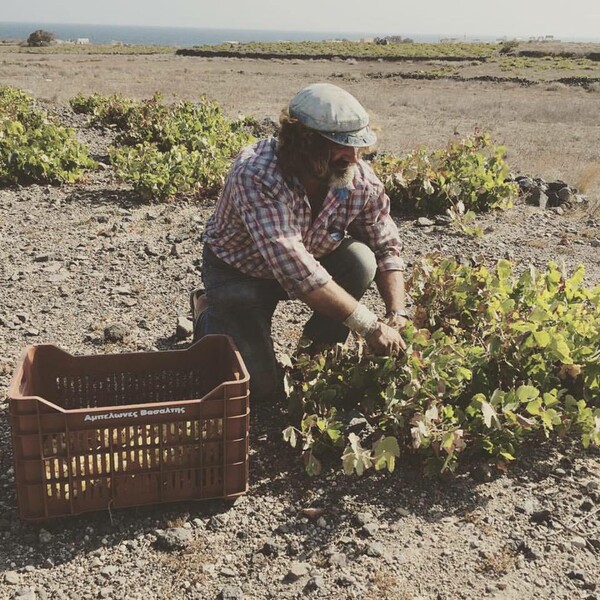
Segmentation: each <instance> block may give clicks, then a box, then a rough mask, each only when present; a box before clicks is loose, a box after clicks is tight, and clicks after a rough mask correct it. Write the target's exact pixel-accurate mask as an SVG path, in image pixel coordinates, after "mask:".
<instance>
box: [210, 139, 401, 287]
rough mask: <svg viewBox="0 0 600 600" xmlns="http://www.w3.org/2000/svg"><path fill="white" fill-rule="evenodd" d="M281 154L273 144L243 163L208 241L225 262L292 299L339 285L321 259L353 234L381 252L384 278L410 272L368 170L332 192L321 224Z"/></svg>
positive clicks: (244, 155)
mask: <svg viewBox="0 0 600 600" xmlns="http://www.w3.org/2000/svg"><path fill="white" fill-rule="evenodd" d="M276 148H277V141H276V140H275V139H274V138H269V139H266V140H262V141H259V142H257V143H256V144H254V145H252V146H249V147H247V148H245V149H244V150H242V152H241V153H240V155H239V156H238V157H237V159H236V161H235V163H234V165H233V167H232V169H231V171H230V173H229V175H228V177H227V180H226V182H225V186H224V188H223V192H222V194H221V197H220V198H219V200H218V202H217V205H216V208H215V212H214V213H213V215H212V216H211V217H210V219H209V221H208V223H207V225H206V229H205V231H204V235H203V239H204V241H205V242H206V243H207V244H208V245H209V247H210V249H211V250H212V251H213V252H214V254H215V255H216V256H217V257H218V258H220V259H221V260H223V261H224V262H226V263H227V264H229V265H231V266H233V267H235V268H236V269H238V270H240V271H241V272H242V273H245V274H247V275H252V276H254V277H260V278H266V279H276V280H277V281H278V282H279V283H280V284H281V286H282V287H283V288H284V289H285V291H286V292H287V293H288V294H289V296H290V297H291V298H297V297H300V296H302V295H304V294H306V293H308V292H311V291H313V290H315V289H318V288H319V287H321V286H323V285H325V284H326V283H328V282H329V281H330V280H331V275H329V273H328V272H327V271H326V270H325V268H324V267H323V266H322V265H321V264H320V263H319V262H318V260H317V258H319V257H322V256H324V255H327V254H329V253H331V252H333V251H334V250H335V249H336V248H337V247H338V246H339V244H340V242H341V240H342V239H343V238H344V237H345V236H346V234H349V235H351V236H352V237H353V238H354V239H356V240H358V241H361V242H364V243H365V244H367V245H368V246H369V247H370V248H371V249H372V250H373V252H374V253H375V257H376V259H377V265H378V268H379V269H380V270H382V271H393V270H403V268H404V263H403V261H402V258H401V257H400V254H401V243H400V239H399V236H398V229H397V228H396V224H395V223H394V222H393V220H392V218H391V217H390V214H389V208H390V200H389V198H388V197H387V195H386V194H385V192H384V189H383V184H382V183H381V181H380V180H379V179H378V178H377V176H376V175H375V173H374V172H373V170H372V169H371V168H370V167H369V166H368V165H367V164H366V163H365V162H363V161H360V162H359V163H358V165H357V174H356V175H355V177H354V181H353V182H352V184H350V185H349V186H347V187H344V188H339V189H330V190H329V191H328V193H327V197H326V198H325V201H324V202H323V208H322V209H321V212H320V213H319V215H318V217H317V218H316V220H315V221H314V222H313V221H312V217H311V207H310V203H309V201H308V197H307V196H306V193H305V191H304V188H303V187H302V185H301V184H300V182H299V181H298V180H297V179H294V181H292V182H291V183H290V182H289V181H286V180H285V179H284V178H283V175H282V173H281V171H280V169H279V167H278V165H277V156H276Z"/></svg>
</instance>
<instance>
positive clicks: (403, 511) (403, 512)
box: [396, 506, 410, 517]
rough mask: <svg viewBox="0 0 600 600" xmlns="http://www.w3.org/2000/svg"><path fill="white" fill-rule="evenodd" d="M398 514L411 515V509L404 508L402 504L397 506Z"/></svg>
mask: <svg viewBox="0 0 600 600" xmlns="http://www.w3.org/2000/svg"><path fill="white" fill-rule="evenodd" d="M396 514H397V515H398V516H399V517H410V511H409V510H407V509H406V508H402V507H401V506H400V507H398V508H396Z"/></svg>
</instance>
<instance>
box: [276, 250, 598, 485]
mask: <svg viewBox="0 0 600 600" xmlns="http://www.w3.org/2000/svg"><path fill="white" fill-rule="evenodd" d="M583 279H584V271H583V267H580V268H579V269H578V270H577V271H576V272H575V273H574V274H573V275H572V276H571V277H570V278H567V277H566V276H565V275H564V274H563V273H562V272H561V270H560V269H559V267H558V266H557V265H556V264H554V263H550V264H549V265H548V268H547V270H546V271H545V272H544V273H538V272H536V271H535V270H533V269H531V270H528V271H525V272H524V273H523V274H522V275H521V276H520V277H518V278H515V277H514V276H513V273H512V266H511V264H510V263H509V262H508V261H505V260H501V261H500V262H499V263H498V264H497V266H496V268H495V270H494V271H493V272H490V271H488V269H486V267H485V266H483V265H482V264H479V265H475V266H471V265H464V264H463V265H461V264H458V263H457V262H456V261H455V260H453V259H451V258H443V257H439V256H431V257H428V258H427V259H425V260H424V261H423V262H422V263H421V264H420V265H418V266H417V267H416V268H415V271H414V274H413V275H412V278H411V279H410V281H409V285H410V288H411V294H412V296H413V298H414V300H415V303H416V305H417V306H418V307H419V308H418V309H417V312H416V315H415V319H414V322H412V323H409V324H408V325H407V327H406V328H405V329H404V331H403V337H404V338H405V340H406V342H407V344H408V348H407V350H406V352H405V353H404V354H402V355H400V356H398V357H374V356H370V355H367V354H366V353H365V351H364V345H363V344H358V348H357V349H356V350H355V351H351V350H348V349H346V348H343V347H341V346H338V347H336V348H333V349H330V350H326V351H324V352H322V353H320V354H317V355H316V356H313V357H310V356H308V355H306V354H299V355H298V356H297V357H296V358H295V360H294V362H293V364H292V362H289V364H288V374H287V378H286V384H287V388H288V390H289V397H290V416H291V418H292V419H293V423H292V425H290V426H289V427H288V428H286V429H285V431H284V432H283V435H284V439H285V440H287V441H288V442H289V443H290V444H291V445H292V446H298V445H299V446H300V447H301V448H302V456H303V459H304V462H305V466H306V470H307V472H308V473H309V474H318V473H319V472H320V471H321V468H322V461H323V459H326V460H328V459H331V458H335V457H337V458H338V460H339V459H340V458H341V460H342V465H343V468H344V471H345V472H346V473H348V474H350V473H353V472H355V473H357V474H359V475H360V474H361V473H363V472H364V471H365V470H367V469H369V468H375V469H376V470H379V469H383V468H387V469H388V470H389V471H392V470H393V469H394V466H395V462H396V460H397V459H398V458H402V457H403V456H404V455H407V454H418V455H420V456H421V457H422V458H423V459H424V461H425V464H426V469H427V471H428V472H429V473H431V474H433V473H439V472H440V471H445V470H450V471H452V470H455V469H456V468H457V467H458V465H459V461H461V460H465V459H473V458H478V459H482V458H483V459H486V460H495V461H496V464H497V466H498V467H499V468H501V469H505V468H506V466H507V465H508V464H509V463H510V462H511V461H513V460H514V458H515V457H516V455H517V453H518V451H519V447H520V446H521V445H522V444H523V442H525V440H527V439H538V438H540V437H542V438H544V437H545V438H550V437H551V436H561V435H564V434H566V433H567V432H569V431H574V432H578V434H579V436H580V439H581V442H582V444H583V446H584V447H588V446H590V445H598V444H600V285H599V286H596V287H595V288H594V289H592V290H590V289H586V288H585V287H583V285H582V284H583ZM300 415H302V416H301V417H300ZM486 457H487V458H486Z"/></svg>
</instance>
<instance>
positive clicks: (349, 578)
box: [335, 574, 356, 587]
mask: <svg viewBox="0 0 600 600" xmlns="http://www.w3.org/2000/svg"><path fill="white" fill-rule="evenodd" d="M335 582H336V584H337V585H339V586H340V587H350V586H351V585H354V584H355V583H356V577H354V575H349V574H343V575H340V576H339V577H338V578H337V579H336V580H335Z"/></svg>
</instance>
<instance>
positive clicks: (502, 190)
mask: <svg viewBox="0 0 600 600" xmlns="http://www.w3.org/2000/svg"><path fill="white" fill-rule="evenodd" d="M505 150H506V149H505V148H504V147H503V146H496V145H494V144H493V143H492V141H491V138H490V135H489V133H487V132H484V133H480V132H476V133H474V134H473V135H472V136H470V137H468V138H466V139H464V140H459V141H451V142H450V143H449V144H448V146H447V147H446V148H444V149H439V150H434V151H432V152H430V151H429V150H428V149H427V148H420V149H418V150H416V151H415V152H412V153H410V154H408V155H406V156H404V157H396V156H393V155H389V154H382V155H380V156H377V157H376V159H375V161H374V162H373V168H374V170H375V172H376V173H377V175H378V177H379V178H380V179H381V180H382V181H383V183H384V185H385V189H386V192H387V194H388V196H389V197H390V200H391V201H392V204H393V205H394V206H395V207H396V208H397V209H398V210H399V211H400V212H402V213H405V214H423V215H432V214H440V213H444V212H451V213H455V214H457V215H461V214H463V213H464V212H465V211H467V212H468V211H472V212H484V211H487V210H490V209H494V208H508V207H509V206H510V205H511V198H513V197H515V196H516V195H517V193H518V188H517V186H516V184H515V183H513V182H510V181H508V176H509V169H508V165H507V163H506V161H505V160H504V153H505Z"/></svg>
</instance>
